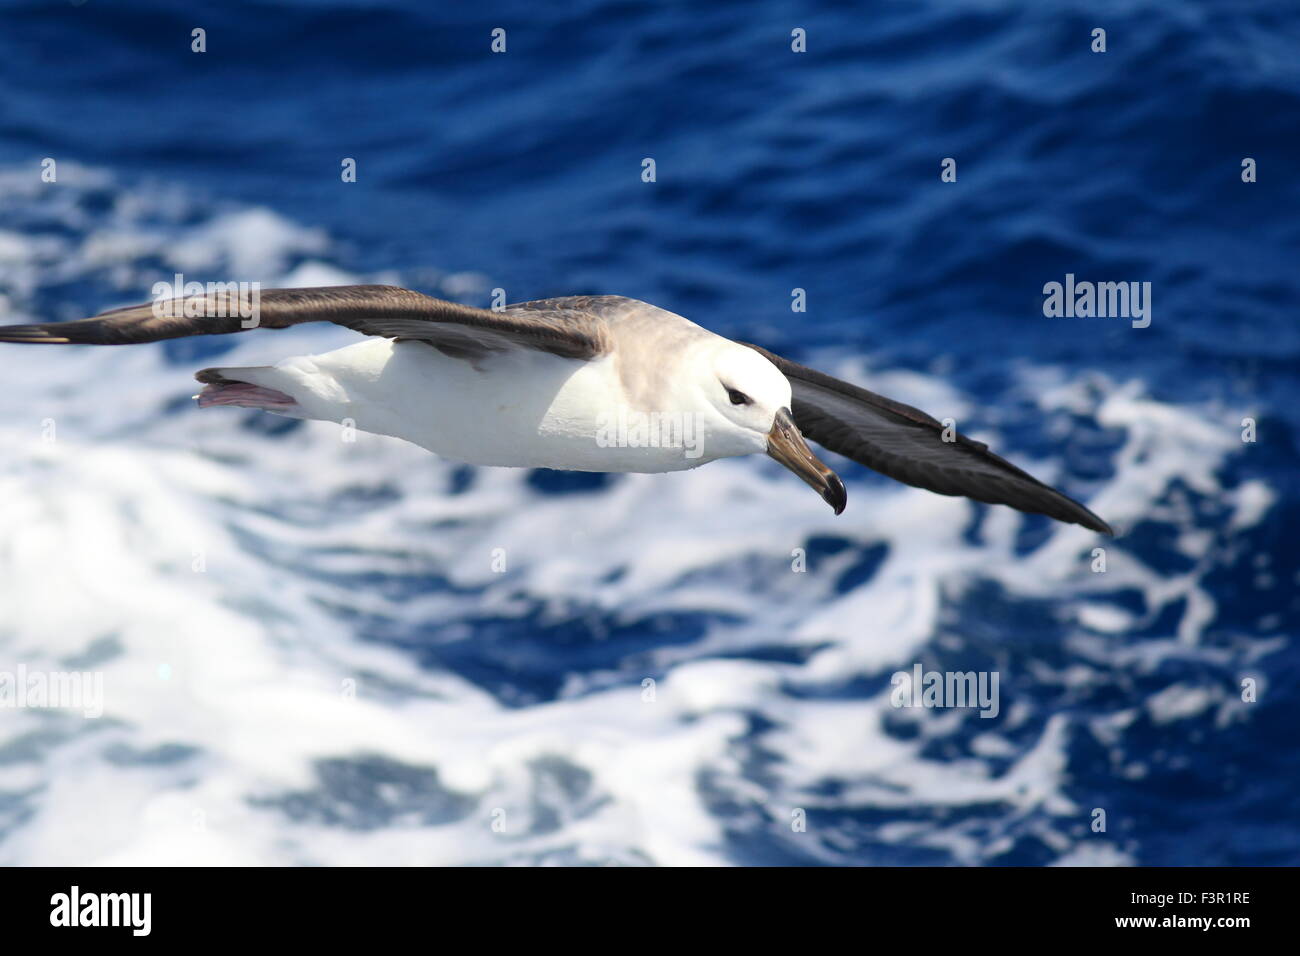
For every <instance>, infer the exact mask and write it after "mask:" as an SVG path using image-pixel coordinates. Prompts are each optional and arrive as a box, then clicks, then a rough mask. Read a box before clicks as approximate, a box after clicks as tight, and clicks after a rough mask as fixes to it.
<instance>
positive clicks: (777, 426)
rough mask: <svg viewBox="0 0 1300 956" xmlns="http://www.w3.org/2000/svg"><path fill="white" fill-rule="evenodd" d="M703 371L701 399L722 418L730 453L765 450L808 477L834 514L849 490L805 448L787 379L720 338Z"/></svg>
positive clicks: (756, 355) (759, 358)
mask: <svg viewBox="0 0 1300 956" xmlns="http://www.w3.org/2000/svg"><path fill="white" fill-rule="evenodd" d="M711 353H712V354H711V355H710V356H709V360H708V362H707V364H706V369H705V374H704V375H703V376H702V381H703V388H704V394H705V399H706V401H707V402H708V403H709V405H710V406H712V408H713V409H714V410H715V411H716V412H717V413H718V415H719V416H720V417H721V418H722V419H723V425H722V426H721V428H720V429H719V431H721V432H722V433H723V434H722V435H720V436H716V437H723V438H724V439H725V441H726V442H727V444H728V445H729V446H735V447H736V450H735V451H731V452H729V453H730V454H750V453H754V452H766V453H767V454H769V455H771V456H772V457H773V458H775V459H776V460H777V461H779V462H780V463H781V464H783V465H785V467H787V468H789V469H790V470H791V471H793V472H794V473H795V474H796V475H798V476H799V477H800V478H802V479H803V480H804V481H805V482H807V483H808V484H809V485H810V486H811V487H812V488H813V490H815V491H816V492H817V493H818V494H819V495H821V496H822V498H823V499H825V501H826V503H827V504H828V505H830V506H831V507H832V508H834V509H835V513H836V514H839V513H840V512H842V511H843V510H844V506H845V504H846V503H847V501H848V494H847V492H845V490H844V483H843V482H842V481H840V479H839V476H838V475H836V474H835V472H833V471H831V469H830V468H828V467H827V466H826V465H825V464H824V463H823V462H822V461H820V460H819V459H818V458H817V456H816V455H814V454H813V453H812V449H810V448H809V447H808V443H807V442H806V441H805V440H804V437H803V435H802V433H801V432H800V431H799V428H798V426H797V425H795V422H794V415H793V413H792V412H791V411H790V405H791V391H790V380H789V379H787V378H786V377H785V376H784V375H783V374H781V370H780V369H778V368H777V367H776V366H775V365H773V364H772V363H771V362H769V361H768V360H767V359H766V358H764V357H763V356H762V355H760V354H759V353H758V352H755V351H754V350H753V349H751V348H749V347H748V346H744V345H739V344H737V343H735V342H725V343H719V344H718V346H717V347H716V348H715V349H712V350H711Z"/></svg>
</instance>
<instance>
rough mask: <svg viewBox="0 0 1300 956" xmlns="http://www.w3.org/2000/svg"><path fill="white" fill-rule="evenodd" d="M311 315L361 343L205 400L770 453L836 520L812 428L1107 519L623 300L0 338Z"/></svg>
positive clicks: (1074, 516) (461, 427)
mask: <svg viewBox="0 0 1300 956" xmlns="http://www.w3.org/2000/svg"><path fill="white" fill-rule="evenodd" d="M306 322H332V323H335V324H336V325H342V326H345V327H346V328H349V329H352V330H354V331H356V332H360V333H362V334H363V335H365V336H367V338H365V339H363V340H361V341H359V342H356V343H354V344H351V345H347V346H345V347H343V348H339V349H335V350H334V351H331V352H325V353H323V354H320V355H300V356H295V357H293V358H288V359H285V360H283V361H281V362H278V363H276V364H275V365H268V366H257V367H252V368H229V367H215V368H206V369H203V370H202V371H200V372H198V373H196V375H195V378H197V379H198V381H199V382H201V383H203V386H204V387H203V389H202V391H200V392H199V394H198V395H196V396H195V398H196V399H197V401H198V404H199V406H200V407H203V408H207V407H211V406H218V405H233V406H240V407H245V408H257V409H264V410H265V411H268V412H273V413H275V414H277V415H286V416H289V417H292V418H306V419H317V420H322V421H331V422H348V423H350V424H352V425H353V426H354V427H356V428H358V429H361V430H363V431H368V432H374V433H376V434H380V435H390V436H393V437H396V438H401V439H405V440H406V441H409V442H413V443H414V444H416V445H419V446H421V447H422V448H425V449H427V450H429V451H431V452H434V453H435V454H437V455H440V456H442V457H444V458H449V459H454V460H457V461H462V462H467V463H469V464H473V465H498V466H507V467H523V468H556V469H562V470H568V471H597V472H651V473H657V472H669V471H680V470H684V469H687V468H694V467H697V466H699V465H702V464H706V463H707V462H710V461H716V460H718V459H719V458H730V457H734V456H737V455H749V454H758V453H766V454H768V455H770V456H771V457H773V458H775V459H776V460H777V461H779V462H780V463H781V464H782V465H784V466H785V467H787V468H789V469H790V470H791V471H792V472H794V473H795V474H796V475H798V476H799V477H800V478H801V479H803V481H805V482H806V483H807V484H808V485H810V486H811V487H812V488H813V489H814V490H815V491H817V493H818V494H820V495H821V496H822V498H823V499H825V501H826V503H827V504H829V505H830V506H831V507H832V508H833V509H834V510H835V513H836V514H837V515H838V514H840V513H841V512H843V510H844V507H845V505H846V503H847V500H848V495H847V492H846V491H845V488H844V483H843V482H842V481H841V480H840V478H839V476H837V475H836V474H835V472H834V471H832V470H831V469H830V468H829V467H828V466H827V465H826V464H825V463H823V462H822V461H821V460H820V459H819V458H817V456H816V455H814V454H813V452H812V449H811V448H809V446H808V441H809V440H811V441H813V442H816V443H817V444H819V445H821V446H823V447H824V448H827V449H829V450H831V451H833V452H837V453H838V454H840V455H843V456H844V457H846V458H849V459H852V460H853V461H856V462H858V463H860V464H863V465H866V466H867V467H868V468H871V469H873V470H874V471H877V472H880V473H881V474H883V475H887V476H889V477H890V478H893V479H896V480H898V481H901V482H903V483H905V484H908V485H913V486H915V487H918V488H924V489H926V490H928V491H933V492H936V493H938V494H941V495H959V496H965V497H967V498H973V499H974V500H976V501H982V502H986V503H988V504H1000V505H1009V506H1010V507H1012V508H1016V509H1018V510H1020V511H1024V512H1030V513H1033V514H1043V515H1047V516H1048V517H1051V518H1054V519H1056V520H1058V521H1062V522H1067V523H1072V524H1077V525H1082V526H1083V527H1085V528H1088V529H1090V530H1093V531H1098V532H1102V533H1104V534H1111V533H1112V532H1111V529H1110V527H1109V526H1108V525H1107V524H1106V522H1104V521H1102V520H1101V519H1100V518H1099V517H1097V516H1096V515H1095V514H1093V513H1092V512H1091V511H1089V510H1088V509H1087V508H1086V507H1084V506H1083V505H1082V504H1080V503H1079V502H1077V501H1074V500H1073V499H1071V498H1068V497H1066V496H1065V495H1064V494H1062V493H1061V492H1059V491H1057V490H1055V489H1054V488H1051V487H1050V486H1048V485H1046V484H1044V483H1043V482H1041V481H1039V480H1037V479H1036V478H1034V477H1032V476H1031V475H1029V474H1027V473H1026V472H1024V471H1022V470H1020V469H1019V468H1017V467H1016V466H1015V465H1012V464H1011V463H1010V462H1008V461H1007V460H1006V459H1004V458H1001V457H1000V456H998V455H996V454H994V453H993V452H992V451H990V450H989V448H988V446H987V445H985V444H983V443H982V442H978V441H974V440H972V439H970V438H967V437H966V436H965V435H962V434H960V433H959V432H957V431H955V430H954V429H951V428H945V427H944V425H943V424H942V423H940V422H939V421H938V420H936V419H935V418H933V417H932V416H930V415H927V414H926V413H925V412H923V411H920V410H919V409H916V408H913V407H912V406H910V405H904V404H903V403H902V402H896V401H894V400H893V399H889V398H885V397H884V396H883V395H877V394H876V393H874V392H871V391H868V390H867V389H865V388H862V387H860V386H858V385H853V384H851V383H849V382H844V381H841V380H839V379H837V378H833V377H831V376H830V375H826V374H824V373H822V372H818V371H816V370H815V369H811V368H807V367H805V366H803V365H799V364H798V363H796V362H792V361H790V360H789V359H786V358H782V357H781V356H779V355H776V354H774V353H772V352H769V351H768V350H767V349H764V348H761V347H759V346H757V345H753V344H750V343H748V342H736V341H732V340H731V339H727V338H724V337H722V336H720V335H716V334H714V333H713V332H710V331H708V330H707V329H705V328H702V327H701V326H699V325H696V324H695V323H694V322H691V321H690V320H689V319H686V318H683V317H682V316H680V315H676V314H675V313H672V312H669V311H667V310H665V309H661V308H658V307H656V306H653V305H650V304H648V303H646V302H640V301H637V300H636V299H628V298H624V297H622V296H615V295H590V296H587V295H584V296H566V297H562V298H554V299H540V300H537V301H533V302H522V303H518V304H515V305H508V306H505V307H504V308H502V309H500V310H496V309H478V308H473V307H471V306H467V305H461V304H459V303H455V302H448V301H444V300H442V299H437V298H433V297H431V296H427V295H424V294H422V293H419V292H415V291H412V290H410V289H403V288H398V287H395V286H382V285H352V286H330V287H324V288H308V289H271V290H264V291H261V292H260V294H259V296H258V299H257V300H256V301H251V300H250V298H249V295H248V293H247V292H244V293H241V292H239V291H237V290H235V289H225V290H223V289H220V288H218V289H215V290H211V291H208V292H206V293H202V294H199V295H193V296H183V297H180V298H176V299H167V300H157V301H154V302H149V303H145V304H143V305H137V306H130V307H127V308H121V309H113V310H111V311H108V312H103V313H101V314H99V315H96V316H94V317H93V318H88V319H79V320H75V321H69V322H49V323H39V324H30V325H9V326H0V342H20V343H25V344H36V345H134V344H138V343H144V342H157V341H160V340H163V339H174V338H182V337H185V336H191V335H224V334H227V333H234V332H243V331H247V330H248V329H250V328H267V329H283V328H288V327H289V326H294V325H300V324H302V323H306ZM615 421H617V422H622V423H626V422H628V421H632V422H634V423H641V424H642V425H644V424H646V423H654V424H655V425H656V426H658V425H661V424H663V423H665V422H667V423H672V425H673V426H674V427H670V428H668V429H666V431H667V432H668V433H669V434H668V439H669V440H666V441H665V440H658V439H660V438H661V437H662V435H661V434H660V431H659V429H658V427H656V428H655V429H653V430H647V429H644V428H642V429H640V430H638V429H637V428H633V429H630V430H624V431H620V430H619V429H617V428H611V424H612V423H613V422H615ZM688 434H689V435H690V436H692V439H693V440H692V441H689V442H688V441H683V440H681V439H682V438H683V436H684V435H688ZM648 436H653V438H654V439H655V440H647V437H648Z"/></svg>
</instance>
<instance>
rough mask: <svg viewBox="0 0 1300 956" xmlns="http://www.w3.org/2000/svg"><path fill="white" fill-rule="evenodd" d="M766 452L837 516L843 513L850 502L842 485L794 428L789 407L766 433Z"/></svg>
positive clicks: (780, 411)
mask: <svg viewBox="0 0 1300 956" xmlns="http://www.w3.org/2000/svg"><path fill="white" fill-rule="evenodd" d="M767 453H768V454H769V455H771V456H772V457H773V458H775V459H776V460H777V461H779V462H780V463H781V464H783V465H785V467H787V468H789V469H790V470H791V471H793V472H794V473H795V474H796V475H798V476H799V477H800V478H802V479H803V480H804V481H806V482H807V483H808V485H809V486H810V487H811V488H812V489H813V490H814V491H816V492H817V494H819V495H821V496H822V498H823V499H824V500H825V501H826V503H827V504H828V505H830V506H831V507H832V508H834V509H835V513H836V514H839V513H840V512H841V511H843V510H844V506H845V505H846V504H848V501H849V495H848V492H847V491H845V490H844V482H842V481H840V476H839V475H837V474H835V472H833V471H831V470H830V469H829V468H827V467H826V466H825V465H824V464H822V463H821V462H820V461H818V460H817V456H816V455H814V454H813V453H812V449H811V448H809V447H808V443H807V442H806V441H804V439H803V435H802V434H800V433H799V429H798V428H796V427H795V424H794V419H793V418H791V417H790V409H788V408H782V409H779V410H778V411H777V413H776V421H774V422H773V423H772V430H771V431H770V432H768V433H767Z"/></svg>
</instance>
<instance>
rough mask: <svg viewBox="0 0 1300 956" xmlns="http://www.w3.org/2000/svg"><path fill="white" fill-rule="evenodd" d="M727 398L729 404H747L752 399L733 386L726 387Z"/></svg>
mask: <svg viewBox="0 0 1300 956" xmlns="http://www.w3.org/2000/svg"><path fill="white" fill-rule="evenodd" d="M727 398H729V399H731V404H733V405H748V404H750V402H752V401H753V399H751V398H750V397H749V396H748V395H746V394H745V393H744V392H739V391H737V390H736V389H734V388H729V389H727Z"/></svg>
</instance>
